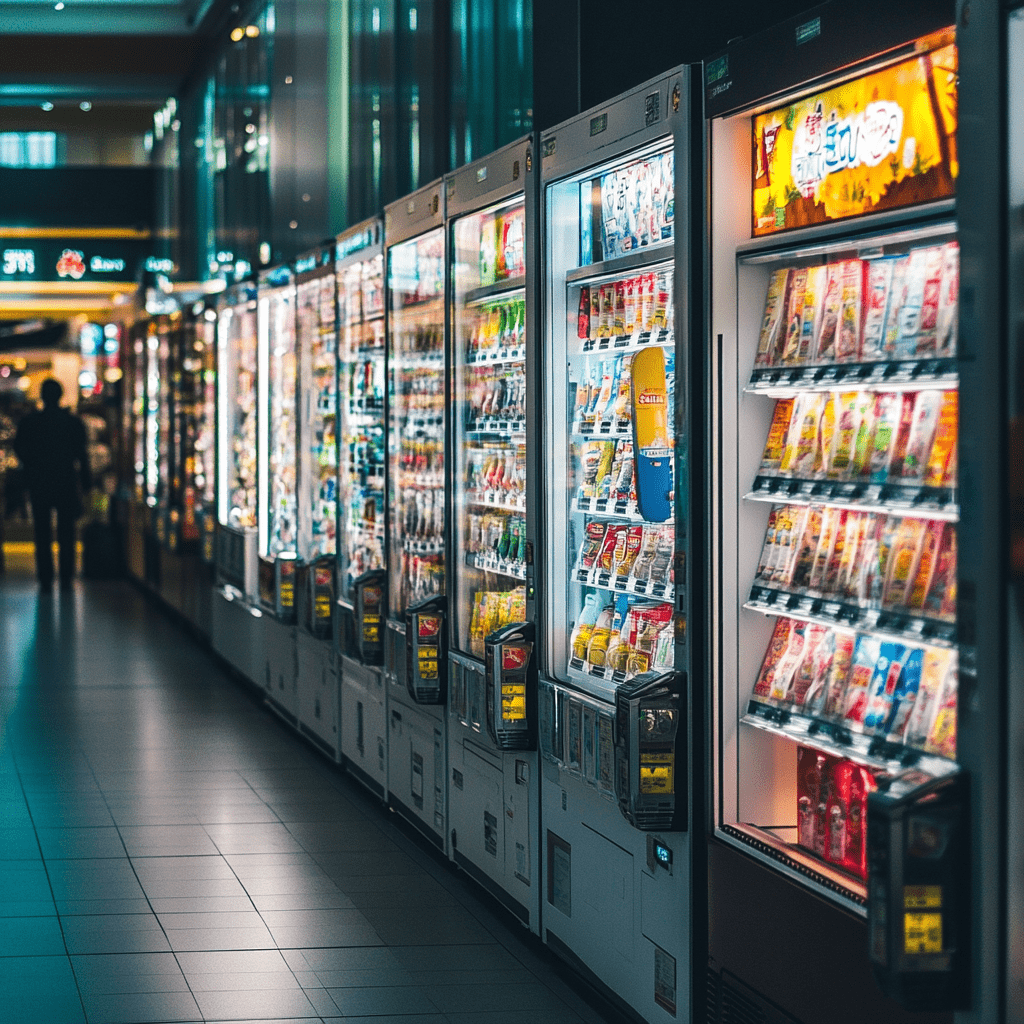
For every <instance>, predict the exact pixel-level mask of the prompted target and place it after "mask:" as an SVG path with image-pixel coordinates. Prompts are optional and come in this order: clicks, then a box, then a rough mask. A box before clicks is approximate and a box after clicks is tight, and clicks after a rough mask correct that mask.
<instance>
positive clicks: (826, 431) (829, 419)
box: [813, 391, 838, 480]
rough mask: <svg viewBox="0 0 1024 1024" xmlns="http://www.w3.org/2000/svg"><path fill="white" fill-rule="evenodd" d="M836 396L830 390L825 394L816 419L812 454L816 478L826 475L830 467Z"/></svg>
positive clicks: (834, 431)
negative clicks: (814, 447)
mask: <svg viewBox="0 0 1024 1024" xmlns="http://www.w3.org/2000/svg"><path fill="white" fill-rule="evenodd" d="M837 404H838V397H837V396H836V394H835V393H834V392H832V391H829V392H828V393H827V394H826V395H825V401H824V404H823V405H822V407H821V419H820V420H819V421H818V444H817V449H816V451H815V454H814V468H813V474H814V476H815V478H816V479H819V480H820V479H822V478H824V477H827V476H828V474H829V471H830V470H831V469H832V448H833V446H834V444H835V437H836V406H837Z"/></svg>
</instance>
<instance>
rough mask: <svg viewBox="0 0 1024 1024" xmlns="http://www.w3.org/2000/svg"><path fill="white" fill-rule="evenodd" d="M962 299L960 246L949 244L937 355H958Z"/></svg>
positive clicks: (944, 253)
mask: <svg viewBox="0 0 1024 1024" xmlns="http://www.w3.org/2000/svg"><path fill="white" fill-rule="evenodd" d="M959 298H960V246H959V245H958V244H957V243H956V242H955V241H953V242H947V243H946V244H945V245H944V246H943V247H942V288H941V291H940V292H939V312H938V320H937V322H936V325H935V354H936V355H937V356H952V355H956V346H957V327H958V322H957V321H958V316H957V314H958V312H959V309H958V306H957V303H958V301H959Z"/></svg>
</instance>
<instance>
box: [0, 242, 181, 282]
mask: <svg viewBox="0 0 1024 1024" xmlns="http://www.w3.org/2000/svg"><path fill="white" fill-rule="evenodd" d="M11 241H12V244H11V245H9V246H4V247H0V282H2V281H113V282H121V283H127V282H132V281H135V280H137V278H138V276H139V270H140V268H141V267H142V266H144V265H146V264H147V262H148V261H147V258H146V253H145V250H146V249H147V248H148V247H149V244H150V243H149V242H148V241H147V240H145V239H139V240H135V239H116V240H112V239H86V238H81V239H75V240H74V241H71V242H68V241H61V239H60V238H19V239H18V240H17V241H14V240H13V239H12V240H11ZM149 260H150V261H151V260H152V257H150V258H149ZM167 262H170V261H167ZM171 266H172V267H173V263H171Z"/></svg>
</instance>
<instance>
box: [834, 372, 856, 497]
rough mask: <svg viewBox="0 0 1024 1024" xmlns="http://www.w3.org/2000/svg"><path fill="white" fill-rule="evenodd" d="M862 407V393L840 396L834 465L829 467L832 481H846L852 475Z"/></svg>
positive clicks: (845, 393)
mask: <svg viewBox="0 0 1024 1024" xmlns="http://www.w3.org/2000/svg"><path fill="white" fill-rule="evenodd" d="M861 406H862V402H861V399H860V393H859V392H857V391H846V392H844V393H843V394H841V395H840V396H839V402H838V405H837V407H836V417H837V418H836V430H835V434H836V436H835V441H834V442H833V449H832V463H831V465H830V466H829V470H828V478H829V479H830V480H845V479H846V478H847V477H848V476H849V475H850V468H851V465H852V462H853V449H854V445H855V443H856V440H857V430H858V428H859V427H860V421H859V417H858V411H859V410H860V408H861Z"/></svg>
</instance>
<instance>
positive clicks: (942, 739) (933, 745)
mask: <svg viewBox="0 0 1024 1024" xmlns="http://www.w3.org/2000/svg"><path fill="white" fill-rule="evenodd" d="M959 689H960V683H959V674H958V671H957V659H956V654H955V652H954V653H953V657H951V658H950V660H949V665H948V666H947V667H946V673H945V675H944V676H943V678H942V686H941V687H940V688H939V694H938V698H937V699H936V701H935V718H934V719H933V720H932V727H931V729H930V730H929V731H928V739H927V740H926V741H925V750H930V751H931V752H932V753H933V754H939V755H940V756H941V757H948V758H951V759H955V758H956V715H957V698H958V695H959Z"/></svg>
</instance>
